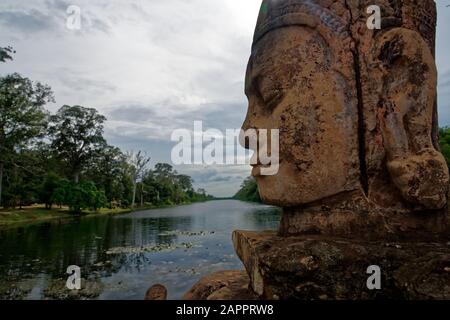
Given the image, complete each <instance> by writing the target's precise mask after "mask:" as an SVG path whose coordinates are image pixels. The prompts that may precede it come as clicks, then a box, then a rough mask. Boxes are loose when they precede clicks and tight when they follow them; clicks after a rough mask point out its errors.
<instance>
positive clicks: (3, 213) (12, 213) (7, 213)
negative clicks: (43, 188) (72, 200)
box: [0, 202, 195, 228]
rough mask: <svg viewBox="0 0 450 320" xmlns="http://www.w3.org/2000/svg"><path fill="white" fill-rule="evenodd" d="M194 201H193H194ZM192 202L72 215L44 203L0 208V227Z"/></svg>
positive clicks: (122, 212)
mask: <svg viewBox="0 0 450 320" xmlns="http://www.w3.org/2000/svg"><path fill="white" fill-rule="evenodd" d="M194 203H195V202H194ZM189 204H192V203H190V202H189V203H188V202H186V203H181V204H177V205H167V204H165V205H147V206H145V207H138V208H135V209H134V210H132V209H130V208H125V209H123V208H116V209H108V208H102V209H100V210H97V211H88V210H85V211H83V212H82V214H81V215H74V214H73V213H70V212H69V208H67V207H62V208H53V209H51V210H48V209H45V206H44V205H33V206H29V207H23V208H22V209H1V208H0V228H7V227H10V226H16V225H28V224H34V223H39V222H45V221H50V220H58V219H59V220H63V219H72V218H74V217H80V216H81V217H83V218H84V217H86V218H88V217H98V216H101V215H116V214H124V213H130V212H132V211H142V210H149V209H160V208H170V207H176V206H183V205H189Z"/></svg>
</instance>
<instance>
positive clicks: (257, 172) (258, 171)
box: [252, 161, 281, 177]
mask: <svg viewBox="0 0 450 320" xmlns="http://www.w3.org/2000/svg"><path fill="white" fill-rule="evenodd" d="M279 164H281V161H280V162H279ZM279 164H278V165H279ZM271 166H272V163H269V164H261V163H258V164H252V167H253V169H252V177H259V176H261V175H262V174H261V168H270V167H271Z"/></svg>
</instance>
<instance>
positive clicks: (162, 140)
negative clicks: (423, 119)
mask: <svg viewBox="0 0 450 320" xmlns="http://www.w3.org/2000/svg"><path fill="white" fill-rule="evenodd" d="M260 3H261V0H127V1H123V0H70V1H66V0H1V2H0V45H1V46H7V45H11V46H13V47H14V49H15V50H16V54H15V55H14V61H12V62H8V63H6V64H5V63H4V64H2V65H1V66H0V74H1V75H3V74H6V73H11V72H18V73H20V74H22V75H24V76H26V77H29V78H31V79H32V80H35V81H40V82H43V83H46V84H49V85H50V86H51V87H52V89H53V91H54V93H55V98H56V103H55V104H50V105H48V106H47V108H48V109H49V110H50V111H51V112H56V111H57V110H58V108H59V107H61V106H62V105H82V106H85V107H94V108H96V109H97V110H99V112H100V113H102V114H103V115H105V116H106V117H107V119H108V121H107V122H106V124H105V137H106V139H107V140H108V143H109V144H111V145H115V146H118V147H120V148H121V149H122V150H123V151H133V150H134V151H137V150H144V151H146V152H147V154H148V155H149V156H150V157H151V158H152V164H153V165H154V164H156V163H158V162H167V163H171V156H170V155H171V150H172V148H173V147H174V146H175V144H176V142H173V141H171V139H170V138H171V133H172V132H173V130H175V129H184V128H185V129H190V130H192V129H193V125H194V121H196V120H201V121H203V126H204V129H205V130H206V129H208V128H216V129H219V130H221V131H222V132H225V129H226V128H230V129H233V128H235V129H238V128H240V126H241V124H242V122H243V120H244V118H245V113H246V109H247V100H246V97H245V95H244V75H245V69H246V65H247V61H248V57H249V54H250V47H251V42H252V35H253V31H254V27H255V23H256V18H257V15H258V11H259V6H260ZM70 5H76V6H78V7H79V8H80V9H81V29H79V30H71V29H69V28H67V26H66V22H67V18H68V14H67V12H66V10H67V8H68V7H69V6H70ZM447 5H450V0H448V1H447V0H438V1H437V6H438V32H437V53H436V54H437V56H436V62H437V65H438V70H439V86H438V95H439V96H438V99H439V116H440V125H441V126H444V125H450V60H449V58H448V57H449V56H450V41H448V33H449V31H450V7H447ZM175 168H176V169H177V171H179V172H180V173H184V174H189V175H191V176H192V177H193V179H194V182H195V183H194V185H195V186H196V187H202V188H205V189H206V191H207V192H209V193H211V194H213V195H215V196H231V195H233V194H234V193H235V192H236V191H237V190H238V188H239V185H240V184H241V182H242V180H243V179H244V178H245V177H246V176H248V175H249V174H250V171H251V168H250V166H248V165H233V166H229V165H228V166H225V165H222V166H218V165H215V166H176V167H175Z"/></svg>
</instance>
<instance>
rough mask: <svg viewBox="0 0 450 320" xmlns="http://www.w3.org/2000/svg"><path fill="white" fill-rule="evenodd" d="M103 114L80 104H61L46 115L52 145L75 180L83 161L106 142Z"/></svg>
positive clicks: (95, 152) (94, 153)
mask: <svg viewBox="0 0 450 320" xmlns="http://www.w3.org/2000/svg"><path fill="white" fill-rule="evenodd" d="M105 121H106V118H105V117H104V116H102V115H101V114H99V113H98V112H97V110H96V109H93V108H85V107H82V106H67V105H65V106H63V107H62V108H61V109H59V110H58V112H57V113H56V115H54V116H51V117H50V127H49V134H50V135H51V137H52V138H53V141H52V148H53V149H54V150H55V151H56V154H57V156H58V157H59V158H60V159H61V160H62V161H64V162H65V163H66V165H67V166H68V168H69V173H70V175H71V176H72V177H73V180H74V181H75V183H78V182H79V180H80V174H81V172H82V170H83V168H84V166H85V164H86V163H87V162H88V161H89V160H90V159H91V158H92V157H94V156H95V155H96V154H98V152H100V151H101V150H102V148H103V147H104V145H105V144H106V141H105V139H104V138H103V123H104V122H105Z"/></svg>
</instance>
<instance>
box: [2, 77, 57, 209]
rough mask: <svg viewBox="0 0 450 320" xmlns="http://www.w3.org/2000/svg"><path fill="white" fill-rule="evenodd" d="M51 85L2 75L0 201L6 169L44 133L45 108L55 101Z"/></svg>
mask: <svg viewBox="0 0 450 320" xmlns="http://www.w3.org/2000/svg"><path fill="white" fill-rule="evenodd" d="M53 101H54V98H53V93H52V91H51V89H50V87H49V86H47V85H43V84H41V83H39V82H36V83H33V82H32V81H31V80H30V79H28V78H24V77H22V76H21V75H19V74H17V73H14V74H11V75H7V76H5V77H2V78H0V203H1V199H2V198H1V197H2V185H3V171H4V165H5V163H6V162H8V161H11V160H12V158H13V157H14V154H15V151H16V150H17V149H20V148H23V147H24V146H26V145H27V144H29V142H30V141H31V140H33V139H34V138H37V137H39V136H41V135H43V134H44V131H45V130H44V129H45V125H46V113H45V111H44V109H43V107H44V105H45V104H46V103H48V102H53Z"/></svg>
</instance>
